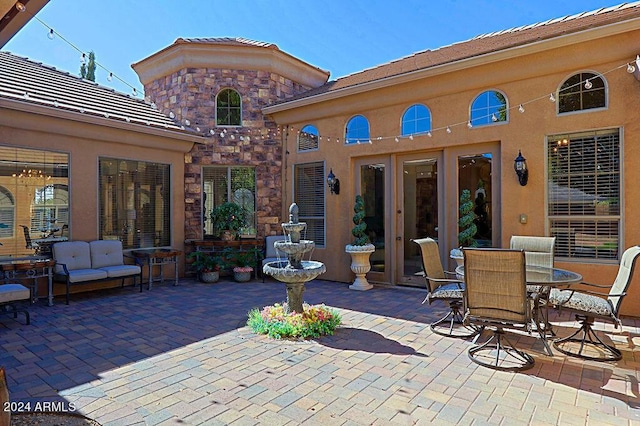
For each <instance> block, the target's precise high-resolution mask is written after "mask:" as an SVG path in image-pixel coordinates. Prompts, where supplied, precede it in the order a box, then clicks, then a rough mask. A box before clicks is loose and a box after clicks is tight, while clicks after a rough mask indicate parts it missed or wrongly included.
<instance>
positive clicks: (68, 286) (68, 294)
mask: <svg viewBox="0 0 640 426" xmlns="http://www.w3.org/2000/svg"><path fill="white" fill-rule="evenodd" d="M69 286H70V284H69V281H67V301H66V303H67V305H68V304H69Z"/></svg>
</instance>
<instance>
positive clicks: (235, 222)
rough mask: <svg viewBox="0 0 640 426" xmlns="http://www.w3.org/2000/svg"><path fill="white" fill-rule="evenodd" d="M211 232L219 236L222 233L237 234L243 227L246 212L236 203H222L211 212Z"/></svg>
mask: <svg viewBox="0 0 640 426" xmlns="http://www.w3.org/2000/svg"><path fill="white" fill-rule="evenodd" d="M210 217H211V222H212V223H213V232H214V234H215V235H220V233H221V232H222V231H225V230H229V231H233V232H238V231H239V230H240V228H242V227H243V226H244V225H245V220H246V217H247V211H246V210H245V209H243V208H242V207H240V206H239V205H237V204H236V203H230V202H226V203H222V204H220V205H219V206H216V207H215V208H214V209H213V210H212V211H211V215H210Z"/></svg>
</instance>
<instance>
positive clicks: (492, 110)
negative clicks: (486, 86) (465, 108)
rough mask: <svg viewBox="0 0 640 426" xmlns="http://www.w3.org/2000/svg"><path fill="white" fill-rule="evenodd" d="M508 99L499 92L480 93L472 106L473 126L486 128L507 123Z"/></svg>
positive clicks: (471, 119)
mask: <svg viewBox="0 0 640 426" xmlns="http://www.w3.org/2000/svg"><path fill="white" fill-rule="evenodd" d="M507 111H508V109H507V98H506V97H505V95H504V94H503V93H502V92H499V91H497V90H487V91H486V92H482V93H480V94H479V95H478V96H477V97H476V98H475V99H474V100H473V103H472V104H471V114H470V121H471V125H472V126H486V125H489V124H495V123H500V122H504V121H507V120H508V119H509V117H508V114H507Z"/></svg>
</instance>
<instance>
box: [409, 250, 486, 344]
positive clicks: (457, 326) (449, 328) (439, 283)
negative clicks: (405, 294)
mask: <svg viewBox="0 0 640 426" xmlns="http://www.w3.org/2000/svg"><path fill="white" fill-rule="evenodd" d="M411 241H413V242H414V243H416V244H418V246H420V253H421V254H422V268H423V271H424V274H423V275H424V278H425V282H426V285H427V290H428V293H427V296H426V297H425V298H424V300H423V301H422V303H423V304H424V303H425V302H429V304H431V303H432V302H433V301H434V300H442V301H444V302H447V303H449V312H447V314H446V315H445V316H444V317H442V318H440V319H439V320H437V321H436V322H433V323H431V324H430V325H429V327H430V328H431V331H433V332H434V333H436V334H440V335H442V336H450V337H471V336H474V335H476V334H477V333H478V331H479V330H478V329H477V328H475V327H467V326H465V325H464V324H463V323H462V319H463V316H462V302H463V299H464V283H463V282H462V281H460V280H459V279H456V278H447V275H448V276H451V277H455V276H456V274H455V272H449V271H445V270H444V268H443V267H442V262H441V260H440V250H439V249H438V243H436V242H435V240H433V239H432V238H420V239H416V240H411Z"/></svg>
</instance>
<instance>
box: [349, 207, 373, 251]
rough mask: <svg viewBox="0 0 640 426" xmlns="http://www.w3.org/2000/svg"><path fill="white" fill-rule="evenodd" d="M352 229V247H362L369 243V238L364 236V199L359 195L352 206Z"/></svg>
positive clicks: (365, 228)
mask: <svg viewBox="0 0 640 426" xmlns="http://www.w3.org/2000/svg"><path fill="white" fill-rule="evenodd" d="M353 211H354V212H355V214H354V215H353V225H354V226H353V229H352V230H351V235H353V237H354V238H355V240H354V241H353V244H352V245H354V246H364V245H367V244H369V243H370V241H369V236H368V235H367V234H366V232H365V231H366V230H367V223H366V222H365V221H364V216H365V213H364V199H363V198H362V196H361V195H356V202H355V204H354V206H353Z"/></svg>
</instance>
